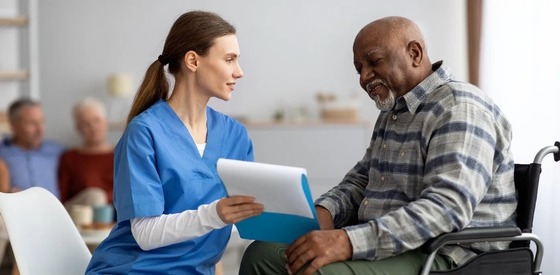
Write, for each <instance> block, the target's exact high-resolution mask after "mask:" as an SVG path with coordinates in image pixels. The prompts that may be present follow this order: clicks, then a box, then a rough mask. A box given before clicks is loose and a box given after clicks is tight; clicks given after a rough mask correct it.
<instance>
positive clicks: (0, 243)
mask: <svg viewBox="0 0 560 275" xmlns="http://www.w3.org/2000/svg"><path fill="white" fill-rule="evenodd" d="M9 191H10V171H9V170H8V166H7V165H6V162H4V161H3V160H2V159H0V192H2V193H8V192H9ZM4 231H5V228H4V220H3V219H2V215H0V233H2V234H3V233H4ZM7 245H8V241H7V240H4V239H0V263H2V261H3V260H4V253H5V251H6V246H7Z"/></svg>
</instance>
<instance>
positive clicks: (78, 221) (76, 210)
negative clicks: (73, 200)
mask: <svg viewBox="0 0 560 275" xmlns="http://www.w3.org/2000/svg"><path fill="white" fill-rule="evenodd" d="M70 217H71V218H72V221H73V222H74V224H75V225H76V227H78V228H81V227H84V226H88V225H91V224H92V223H93V208H92V207H91V206H90V205H83V204H75V205H72V206H71V207H70Z"/></svg>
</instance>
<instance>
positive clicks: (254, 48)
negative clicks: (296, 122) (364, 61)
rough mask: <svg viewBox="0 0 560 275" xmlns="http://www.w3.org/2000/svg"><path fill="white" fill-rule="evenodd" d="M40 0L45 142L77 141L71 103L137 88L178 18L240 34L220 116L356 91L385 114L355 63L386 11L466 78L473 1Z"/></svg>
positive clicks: (367, 107)
mask: <svg viewBox="0 0 560 275" xmlns="http://www.w3.org/2000/svg"><path fill="white" fill-rule="evenodd" d="M38 2H39V16H40V18H39V22H40V24H39V43H40V45H39V46H40V47H39V48H40V53H39V55H40V69H41V71H40V73H41V75H40V88H41V100H42V101H43V103H44V108H45V111H46V116H47V136H49V137H52V138H55V139H58V140H61V141H63V142H65V143H69V144H71V143H75V140H76V137H77V136H76V135H75V134H74V131H73V129H72V126H71V118H70V116H69V114H70V104H72V103H73V102H75V101H77V100H79V99H81V98H83V97H85V96H87V95H95V96H98V97H101V98H104V99H107V98H108V95H107V91H106V90H107V89H106V78H107V76H108V75H109V74H110V73H113V72H121V71H122V72H129V73H131V74H132V75H133V78H134V81H135V84H136V85H137V84H139V82H140V81H141V79H142V77H143V75H144V72H145V69H146V68H147V66H148V64H150V63H151V62H152V61H154V60H155V59H156V58H157V56H158V55H159V54H160V52H161V48H162V47H163V43H164V39H165V36H166V35H167V32H168V30H169V28H170V26H171V24H172V23H173V21H174V20H175V19H176V18H177V17H178V16H179V15H180V14H182V13H184V12H186V11H188V10H193V9H203V10H209V11H214V12H217V13H218V14H220V15H222V16H223V17H224V18H226V19H227V20H229V21H230V22H231V23H233V24H234V25H235V26H236V27H237V29H238V39H239V43H240V47H241V53H242V58H241V66H242V68H243V70H244V72H245V77H244V78H243V79H242V80H241V81H239V83H238V85H237V88H236V91H235V92H234V97H233V99H232V100H231V101H230V102H227V103H225V102H219V101H212V103H211V104H212V105H213V106H215V107H216V108H218V109H219V110H221V111H223V112H225V113H228V114H232V115H244V116H246V117H248V118H251V119H268V118H270V116H271V115H272V113H273V111H274V110H275V109H277V108H279V107H280V106H281V105H290V106H306V107H307V108H309V110H310V111H311V113H314V112H315V111H316V105H315V98H314V96H315V93H316V92H317V91H318V90H325V91H332V92H335V93H337V94H339V95H340V96H349V95H350V94H353V93H355V94H358V95H359V97H360V98H361V99H362V100H363V104H362V116H363V118H365V119H367V120H371V121H373V120H375V118H376V116H377V111H376V108H375V105H373V104H372V103H371V100H369V98H368V97H367V96H366V95H365V94H364V93H363V92H362V91H361V89H360V87H359V85H358V77H357V74H356V72H355V69H354V67H353V65H352V43H353V40H354V36H355V35H356V33H357V32H358V31H359V29H360V28H361V27H362V26H363V25H365V24H366V23H369V22H370V21H372V20H374V19H376V18H379V17H383V16H388V15H401V16H406V17H409V18H411V19H413V20H415V21H416V22H417V23H418V24H419V25H420V26H421V27H422V28H423V29H424V31H425V35H426V38H427V41H428V50H429V53H430V54H431V58H432V60H433V61H436V60H438V59H445V60H446V61H447V63H448V64H449V65H450V66H451V67H452V68H453V70H454V72H455V74H456V75H457V77H458V78H460V79H466V75H467V69H466V43H465V41H466V37H465V33H466V32H465V7H464V5H465V3H464V1H448V0H428V1H415V0H395V1H372V0H355V1H335V0H327V1H323V0H308V1H297V0H286V1H259V0H240V1H226V0H216V1H184V0H166V1H155V0H119V1H114V0H80V1H71V0H41V1H38Z"/></svg>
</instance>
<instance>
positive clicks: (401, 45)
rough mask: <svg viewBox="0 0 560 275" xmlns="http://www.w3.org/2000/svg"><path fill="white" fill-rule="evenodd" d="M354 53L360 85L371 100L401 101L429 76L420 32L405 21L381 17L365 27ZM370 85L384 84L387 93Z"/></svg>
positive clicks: (357, 39) (357, 37) (412, 24)
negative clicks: (392, 96) (387, 95)
mask: <svg viewBox="0 0 560 275" xmlns="http://www.w3.org/2000/svg"><path fill="white" fill-rule="evenodd" d="M353 50H354V66H355V67H356V70H357V71H358V73H359V74H360V85H361V86H362V88H364V90H366V92H368V94H369V95H370V97H372V98H374V100H376V98H377V97H380V98H384V96H385V95H386V94H387V93H388V94H390V93H394V96H395V97H400V96H402V95H404V94H405V93H407V92H408V91H410V90H411V89H412V88H414V87H415V86H416V85H418V84H419V83H420V82H421V81H422V80H424V79H425V78H426V77H427V76H428V75H430V73H431V72H432V71H431V63H430V59H429V58H428V55H427V52H426V46H425V42H424V36H423V35H422V31H420V28H419V27H418V26H417V25H416V24H415V23H414V22H412V21H411V20H409V19H407V18H404V17H399V16H391V17H384V18H381V19H378V20H375V21H373V22H371V23H369V24H367V25H366V26H364V27H363V28H362V29H361V30H360V31H359V32H358V34H357V35H356V39H355V40H354V46H353ZM373 83H383V85H384V86H386V87H387V89H386V91H384V90H377V89H375V90H374V89H373V88H371V87H378V85H374V84H373ZM368 84H370V86H369V87H370V88H368V87H367V85H368ZM387 106H390V104H387ZM387 106H386V107H385V108H383V109H386V108H387Z"/></svg>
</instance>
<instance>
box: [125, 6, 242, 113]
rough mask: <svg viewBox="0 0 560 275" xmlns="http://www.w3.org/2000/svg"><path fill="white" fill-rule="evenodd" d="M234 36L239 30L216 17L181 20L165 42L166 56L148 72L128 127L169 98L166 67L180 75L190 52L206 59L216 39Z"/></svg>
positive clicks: (196, 13) (185, 16)
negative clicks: (144, 113)
mask: <svg viewBox="0 0 560 275" xmlns="http://www.w3.org/2000/svg"><path fill="white" fill-rule="evenodd" d="M230 34H235V27H233V26H232V25H231V24H229V23H228V22H227V21H225V20H224V19H223V18H221V17H220V16H219V15H217V14H215V13H211V12H205V11H191V12H187V13H185V14H183V15H181V16H180V17H179V18H177V20H176V21H175V23H174V24H173V26H172V27H171V30H170V31H169V34H168V35H167V39H165V45H164V46H163V52H162V54H161V55H160V56H159V57H158V59H157V60H156V61H154V62H153V63H152V64H151V65H150V67H149V68H148V70H146V75H145V76H144V80H143V81H142V84H141V85H140V87H139V88H138V92H137V93H136V96H135V98H134V102H133V103H132V107H131V108H130V113H129V114H128V118H127V124H128V123H129V122H130V121H131V120H132V119H133V118H134V117H135V116H137V115H138V114H140V113H142V112H143V111H145V110H146V109H148V108H149V107H150V106H152V105H153V104H154V103H156V102H157V101H158V100H160V99H163V100H167V98H169V96H170V90H169V83H168V82H167V78H166V75H165V71H164V69H165V66H168V71H169V73H170V74H172V75H175V74H177V73H178V72H180V70H181V63H182V62H183V57H184V56H185V54H186V53H187V52H188V51H195V52H196V53H197V54H198V55H200V56H205V55H207V54H208V49H209V48H210V47H211V46H212V45H214V40H215V39H216V38H218V37H222V36H225V35H230Z"/></svg>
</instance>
